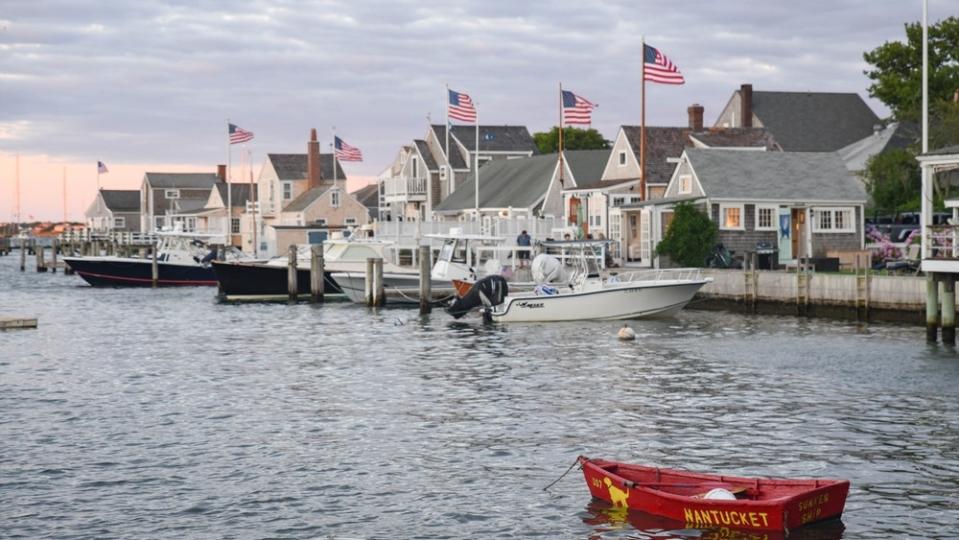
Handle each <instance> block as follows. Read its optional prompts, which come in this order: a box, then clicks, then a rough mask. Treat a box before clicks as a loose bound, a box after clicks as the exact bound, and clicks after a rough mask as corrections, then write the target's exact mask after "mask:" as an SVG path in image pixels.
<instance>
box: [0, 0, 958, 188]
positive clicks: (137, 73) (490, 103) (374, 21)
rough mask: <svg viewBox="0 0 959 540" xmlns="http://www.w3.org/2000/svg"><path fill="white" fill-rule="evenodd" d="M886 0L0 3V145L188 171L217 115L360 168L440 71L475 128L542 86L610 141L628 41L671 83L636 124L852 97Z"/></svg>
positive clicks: (515, 111) (536, 115)
mask: <svg viewBox="0 0 959 540" xmlns="http://www.w3.org/2000/svg"><path fill="white" fill-rule="evenodd" d="M899 4H901V3H883V4H878V3H875V2H867V1H865V0H855V1H849V2H843V3H837V2H825V1H822V0H814V1H810V2H803V3H801V4H800V3H796V2H785V1H783V2H764V3H759V2H740V3H728V2H706V1H700V2H683V3H672V4H669V3H662V2H652V1H629V0H623V1H612V2H603V3H589V4H583V3H582V2H573V1H565V0H562V1H561V0H550V1H546V2H535V3H528V2H516V1H502V0H487V1H480V0H469V1H465V2H416V1H396V2H389V3H384V2H361V1H355V2H347V1H343V2H340V1H314V2H298V1H266V0H263V1H256V0H254V1H247V2H210V1H201V2H160V1H150V0H145V1H141V2H97V1H92V0H86V1H84V0H80V1H61V2H56V1H54V2H44V3H42V5H40V4H39V3H34V2H28V1H13V2H7V3H5V8H6V9H5V10H4V11H5V13H4V14H3V17H4V18H3V20H0V52H2V54H0V103H3V107H0V141H2V144H3V149H4V150H5V151H8V152H16V151H19V152H26V153H36V154H52V155H61V156H64V159H75V160H81V161H82V160H89V159H96V158H97V157H99V158H102V159H110V160H111V161H113V162H126V163H138V162H150V163H155V162H171V163H195V164H198V165H204V166H205V165H206V164H213V163H216V162H222V161H223V160H224V158H225V153H226V147H225V141H224V138H225V136H226V119H227V118H230V119H232V121H234V122H235V123H237V124H239V125H241V126H242V127H244V128H245V129H248V130H251V131H254V132H255V133H256V139H255V140H254V142H253V144H252V147H253V149H254V151H255V152H256V153H257V154H258V155H259V156H260V157H261V156H262V155H263V154H264V153H265V152H268V151H269V152H300V151H303V149H304V148H305V145H304V143H305V140H306V138H307V133H308V130H309V128H311V127H317V128H318V129H319V131H320V134H321V137H322V138H324V139H325V140H327V141H328V140H329V138H330V137H329V135H328V134H329V130H330V129H331V127H332V126H334V125H335V126H337V131H338V132H339V133H342V134H343V136H344V137H348V140H349V141H350V142H351V143H352V144H354V145H357V146H360V147H361V148H363V150H364V154H365V155H366V157H367V161H366V162H365V163H363V164H359V165H355V164H351V166H350V168H351V169H352V170H351V171H348V172H353V171H355V174H356V175H360V176H371V175H375V174H376V173H378V172H379V171H380V170H381V169H382V168H383V167H385V166H386V165H387V164H388V163H389V161H390V160H391V158H392V157H393V155H394V153H395V152H396V151H397V150H398V148H399V146H400V145H402V144H404V143H408V142H409V141H410V140H411V139H412V138H415V137H421V136H422V135H423V133H424V131H425V124H426V116H427V115H428V114H429V115H431V117H432V119H433V120H434V121H439V120H441V119H442V118H443V115H444V106H445V105H444V101H443V92H444V84H447V83H449V84H450V85H452V86H454V87H455V88H457V89H459V90H461V91H466V92H469V93H470V94H471V95H472V96H473V97H474V99H475V100H476V101H477V102H478V103H479V104H480V105H479V110H480V117H481V119H482V120H483V121H489V122H495V123H514V124H525V125H527V126H529V127H530V129H531V130H543V129H547V128H548V127H549V126H550V125H552V124H553V123H554V122H555V117H556V106H555V101H556V88H557V85H558V83H559V82H560V81H562V82H563V83H564V85H565V86H568V87H569V88H572V89H574V90H575V91H576V92H577V93H580V94H582V95H584V96H587V97H589V98H590V99H592V100H594V101H596V102H598V103H600V104H601V107H600V109H598V110H597V112H596V116H595V118H596V122H597V123H596V127H598V128H600V129H601V130H602V131H603V132H604V134H605V135H606V136H607V137H609V138H612V137H613V136H614V135H615V131H616V128H617V126H619V125H620V124H624V123H638V121H639V86H640V78H639V69H640V65H639V58H640V54H639V52H640V44H641V40H642V38H643V36H644V35H645V37H646V40H647V41H648V42H650V43H653V44H655V45H656V46H657V47H659V48H660V49H662V50H663V51H664V52H665V53H666V54H667V55H668V56H669V57H670V58H671V59H672V60H673V61H674V62H676V63H677V64H678V65H679V66H680V69H682V70H683V72H684V73H685V75H686V78H687V84H686V85H685V86H683V87H659V86H655V85H650V86H649V87H648V89H647V90H648V94H649V98H650V101H649V104H648V107H647V117H648V119H649V122H650V123H651V124H659V125H677V124H683V123H684V122H685V114H686V107H687V106H688V105H689V104H690V103H692V102H699V103H702V104H704V105H705V106H706V115H707V118H710V117H713V115H715V114H718V112H719V109H720V108H721V107H722V106H723V105H724V104H725V102H726V101H727V100H728V98H729V95H730V94H731V92H732V91H733V90H734V89H735V88H737V87H738V86H739V84H741V83H743V82H751V83H753V84H754V86H755V87H756V88H757V89H774V90H789V89H813V90H829V91H851V92H859V93H860V94H862V95H864V97H865V88H866V86H867V85H868V81H867V80H866V78H865V77H864V76H863V75H862V69H863V67H864V66H863V63H862V52H863V51H865V50H869V49H872V48H874V47H876V46H878V45H880V44H881V43H883V42H884V41H887V40H891V39H900V38H901V37H902V24H903V23H904V22H906V21H909V20H916V19H918V17H919V15H920V14H919V13H918V11H919V10H918V8H915V6H911V5H908V6H907V5H899ZM913 8H915V9H913ZM935 8H936V5H935V4H934V6H933V10H932V11H933V13H932V15H933V17H931V18H932V19H933V20H935V15H936V13H935ZM941 15H945V14H941ZM871 103H872V105H873V106H874V108H876V109H877V110H878V111H879V112H880V113H884V112H885V110H884V109H883V108H882V107H881V106H880V105H879V104H877V103H875V102H871ZM257 159H259V157H258V158H257Z"/></svg>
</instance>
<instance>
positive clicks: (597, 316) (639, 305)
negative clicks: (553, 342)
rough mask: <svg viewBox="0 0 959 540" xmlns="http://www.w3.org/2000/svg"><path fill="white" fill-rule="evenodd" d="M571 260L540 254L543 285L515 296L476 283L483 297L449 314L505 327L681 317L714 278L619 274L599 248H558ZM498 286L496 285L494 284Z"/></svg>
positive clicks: (468, 299) (470, 297)
mask: <svg viewBox="0 0 959 540" xmlns="http://www.w3.org/2000/svg"><path fill="white" fill-rule="evenodd" d="M552 244H553V247H562V248H563V249H565V250H566V252H567V253H569V254H571V256H570V258H569V259H567V260H566V261H565V262H559V261H556V260H553V261H552V262H550V261H549V260H548V259H549V258H550V256H549V255H546V254H540V255H537V257H536V259H534V260H533V268H534V270H533V275H534V277H537V281H539V284H538V285H536V286H534V287H531V288H526V289H523V290H520V291H515V290H514V289H513V286H512V285H509V284H508V283H505V284H499V281H498V279H499V278H498V276H489V277H486V278H483V279H481V280H479V281H477V282H476V285H475V286H474V288H475V287H478V286H480V285H484V286H483V287H482V288H481V290H479V291H478V292H477V294H467V295H466V296H464V297H462V298H460V299H457V300H456V301H455V302H453V304H451V306H450V307H449V309H448V311H449V312H450V314H452V315H453V316H454V317H457V318H459V317H461V316H463V315H465V314H466V313H467V312H469V311H471V310H474V309H479V310H482V311H484V315H485V316H487V317H488V318H491V319H492V320H494V321H500V322H555V321H576V320H619V319H637V318H642V317H666V316H671V315H675V314H676V313H677V312H679V311H680V310H681V309H683V308H684V307H686V304H688V303H689V302H690V301H691V300H692V299H693V296H694V295H695V294H696V292H697V291H698V290H699V289H700V288H701V287H702V286H703V285H705V284H706V283H709V282H710V281H712V278H708V277H703V275H702V271H701V270H700V269H698V268H673V269H655V270H640V271H632V272H617V271H612V270H609V269H607V268H605V267H604V262H605V258H604V256H603V254H602V253H601V252H599V251H597V246H596V245H594V244H588V243H582V242H553V243H552ZM544 259H546V261H545V262H550V264H551V265H552V269H549V267H547V271H546V272H545V274H547V275H550V276H552V275H560V276H561V278H560V279H559V281H558V282H549V280H546V282H544V281H543V280H542V279H540V277H541V276H542V275H543V274H544V271H542V270H540V269H539V268H538V266H540V261H543V260H544ZM490 280H496V281H490Z"/></svg>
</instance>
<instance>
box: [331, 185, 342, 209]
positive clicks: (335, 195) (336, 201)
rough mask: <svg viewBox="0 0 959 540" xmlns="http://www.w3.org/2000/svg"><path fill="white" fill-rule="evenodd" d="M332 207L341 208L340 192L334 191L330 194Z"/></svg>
mask: <svg viewBox="0 0 959 540" xmlns="http://www.w3.org/2000/svg"><path fill="white" fill-rule="evenodd" d="M330 206H332V207H333V208H339V207H340V192H339V191H338V190H335V189H334V190H333V191H331V192H330Z"/></svg>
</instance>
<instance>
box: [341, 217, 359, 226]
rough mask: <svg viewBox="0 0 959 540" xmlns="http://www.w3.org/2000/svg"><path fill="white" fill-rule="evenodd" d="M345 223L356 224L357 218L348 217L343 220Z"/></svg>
mask: <svg viewBox="0 0 959 540" xmlns="http://www.w3.org/2000/svg"><path fill="white" fill-rule="evenodd" d="M343 224H344V225H356V218H353V217H348V218H346V219H345V220H344V221H343Z"/></svg>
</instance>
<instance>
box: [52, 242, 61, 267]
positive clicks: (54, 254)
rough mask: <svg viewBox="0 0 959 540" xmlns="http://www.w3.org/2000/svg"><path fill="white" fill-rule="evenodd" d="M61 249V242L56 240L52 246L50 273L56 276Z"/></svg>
mask: <svg viewBox="0 0 959 540" xmlns="http://www.w3.org/2000/svg"><path fill="white" fill-rule="evenodd" d="M59 247H60V246H59V242H57V239H56V238H54V239H53V242H52V243H51V244H50V271H51V272H53V273H54V274H56V273H57V249H59Z"/></svg>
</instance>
